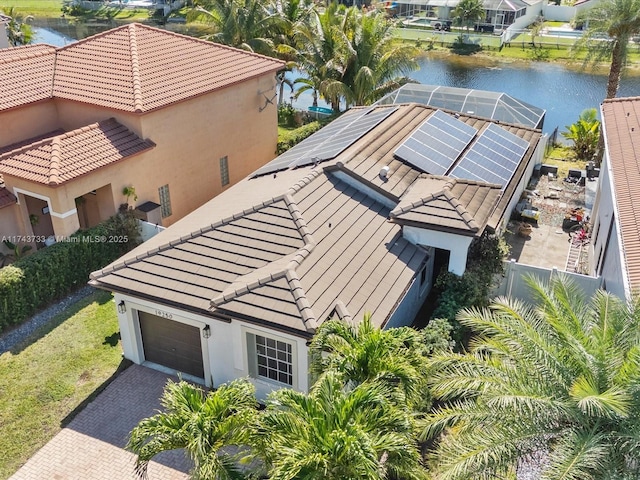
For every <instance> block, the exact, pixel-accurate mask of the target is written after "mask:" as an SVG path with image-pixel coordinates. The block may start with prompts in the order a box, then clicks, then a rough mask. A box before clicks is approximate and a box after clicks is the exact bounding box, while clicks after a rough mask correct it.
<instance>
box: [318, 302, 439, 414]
mask: <svg viewBox="0 0 640 480" xmlns="http://www.w3.org/2000/svg"><path fill="white" fill-rule="evenodd" d="M450 329H451V327H450V326H449V325H448V323H447V322H446V321H443V320H436V321H434V322H433V323H432V324H430V325H429V326H428V327H427V328H426V329H424V330H422V331H417V330H414V329H413V328H410V327H400V328H389V329H386V330H382V329H380V328H378V327H376V326H375V325H373V323H372V321H371V316H370V315H368V314H367V315H365V316H364V319H363V320H362V321H361V322H357V323H356V324H353V323H347V322H345V321H342V320H338V319H333V320H329V321H326V322H324V323H323V324H322V325H321V326H320V328H319V329H318V331H317V332H316V335H315V336H314V338H313V340H312V342H311V347H310V352H311V358H312V363H311V372H312V374H313V375H316V376H318V377H319V376H321V375H323V374H326V372H332V375H333V374H337V375H339V376H340V378H342V380H343V382H344V383H345V384H349V385H352V386H353V385H362V384H364V383H371V382H377V383H380V384H382V385H384V386H385V387H386V388H387V389H388V390H389V392H390V393H391V394H392V395H393V398H394V399H395V400H394V401H395V402H396V403H397V404H399V405H407V406H409V407H414V406H417V405H424V404H428V402H429V400H430V397H429V394H428V390H427V387H426V380H427V371H426V363H425V359H426V357H427V355H429V354H431V353H432V352H433V351H435V350H437V349H439V348H447V347H449V346H450V345H449V335H448V334H449V331H450ZM436 330H437V331H438V335H432V332H434V331H436Z"/></svg>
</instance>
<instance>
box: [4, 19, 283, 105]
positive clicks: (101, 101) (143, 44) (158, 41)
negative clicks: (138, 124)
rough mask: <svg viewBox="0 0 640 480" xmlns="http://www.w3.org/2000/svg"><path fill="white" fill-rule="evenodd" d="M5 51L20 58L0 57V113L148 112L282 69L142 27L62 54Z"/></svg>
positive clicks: (270, 62) (124, 29)
mask: <svg viewBox="0 0 640 480" xmlns="http://www.w3.org/2000/svg"><path fill="white" fill-rule="evenodd" d="M7 50H15V52H11V53H3V52H0V91H2V92H3V98H0V110H2V109H7V108H12V107H16V106H19V105H24V104H27V103H31V102H35V101H38V100H42V99H46V98H51V97H57V98H65V99H69V100H75V101H78V102H84V103H90V104H93V105H99V106H102V107H107V108H114V109H118V110H125V111H128V112H147V111H150V110H154V109H156V108H161V107H164V106H167V105H170V104H172V103H175V102H179V101H182V100H186V99H189V98H193V97H196V96H198V95H201V94H204V93H208V92H212V91H215V90H219V89H222V88H225V87H228V86H230V85H234V84H236V83H239V82H242V81H245V80H248V79H250V78H254V77H257V76H260V75H263V74H265V73H269V72H276V71H278V70H280V69H282V68H283V67H284V62H282V61H280V60H276V59H273V58H269V57H265V56H262V55H257V54H254V53H250V52H246V51H243V50H238V49H235V48H231V47H227V46H223V45H218V44H214V43H211V42H207V41H204V40H199V39H196V38H192V37H187V36H185V35H179V34H176V33H172V32H167V31H165V30H160V29H157V28H153V27H148V26H145V25H141V24H138V23H133V24H129V25H125V26H122V27H119V28H115V29H113V30H109V31H107V32H103V33H100V34H98V35H94V36H92V37H88V38H85V39H84V40H81V41H79V42H75V43H72V44H69V45H67V46H65V47H61V48H58V49H55V48H54V47H49V46H45V45H34V46H32V47H30V48H26V47H20V48H17V49H7ZM54 65H55V68H54ZM5 92H9V95H5V94H4V93H5Z"/></svg>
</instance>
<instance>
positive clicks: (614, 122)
mask: <svg viewBox="0 0 640 480" xmlns="http://www.w3.org/2000/svg"><path fill="white" fill-rule="evenodd" d="M602 121H603V125H604V132H605V138H606V149H607V151H608V155H609V162H610V164H611V171H612V173H613V184H614V192H615V198H616V204H617V208H618V217H619V218H618V222H619V225H620V234H621V236H622V249H623V251H622V254H623V258H624V261H625V263H626V266H627V274H628V276H629V284H630V287H631V290H632V291H637V290H639V289H640V204H639V203H638V199H639V198H640V97H634V98H616V99H611V100H605V101H604V102H603V104H602Z"/></svg>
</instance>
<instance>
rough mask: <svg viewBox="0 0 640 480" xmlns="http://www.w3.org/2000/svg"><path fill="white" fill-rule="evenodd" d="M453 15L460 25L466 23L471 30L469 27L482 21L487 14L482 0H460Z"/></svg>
mask: <svg viewBox="0 0 640 480" xmlns="http://www.w3.org/2000/svg"><path fill="white" fill-rule="evenodd" d="M451 16H452V17H453V18H454V19H455V20H456V23H457V24H458V25H464V26H465V27H466V28H467V32H469V27H470V26H471V25H475V24H476V23H478V22H479V21H481V20H482V19H483V18H484V16H485V9H484V5H483V3H482V0H460V2H459V3H458V5H456V8H454V9H453V11H452V12H451Z"/></svg>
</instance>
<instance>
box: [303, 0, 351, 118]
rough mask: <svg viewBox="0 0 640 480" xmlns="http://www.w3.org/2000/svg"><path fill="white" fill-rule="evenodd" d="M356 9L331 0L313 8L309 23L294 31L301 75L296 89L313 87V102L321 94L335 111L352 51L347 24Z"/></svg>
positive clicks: (342, 93)
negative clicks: (326, 4) (321, 9)
mask: <svg viewBox="0 0 640 480" xmlns="http://www.w3.org/2000/svg"><path fill="white" fill-rule="evenodd" d="M355 12H356V10H355V9H346V8H344V6H341V5H338V4H337V3H335V2H331V3H330V4H329V5H328V6H327V7H326V8H325V9H324V10H323V11H322V12H319V11H318V10H317V9H314V10H313V12H312V13H311V16H310V19H309V21H308V22H305V23H302V24H301V25H299V27H298V29H297V31H296V34H295V43H296V52H297V54H296V58H297V60H296V61H297V64H298V68H299V69H300V71H301V72H302V73H303V76H302V77H301V78H300V79H296V83H302V85H303V87H302V88H301V89H299V90H298V94H300V93H301V92H302V91H306V90H312V91H313V93H314V105H316V104H317V100H316V99H317V95H318V94H319V95H322V96H323V97H324V98H325V100H327V102H328V103H330V104H331V107H332V108H333V110H334V111H335V112H339V111H340V99H341V98H342V97H343V96H344V92H343V91H342V84H341V83H336V82H340V80H341V79H342V77H343V76H344V73H345V70H346V68H347V63H348V61H349V58H350V56H351V55H352V52H351V51H350V44H349V38H348V32H349V24H350V23H351V22H352V17H353V15H355Z"/></svg>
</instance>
